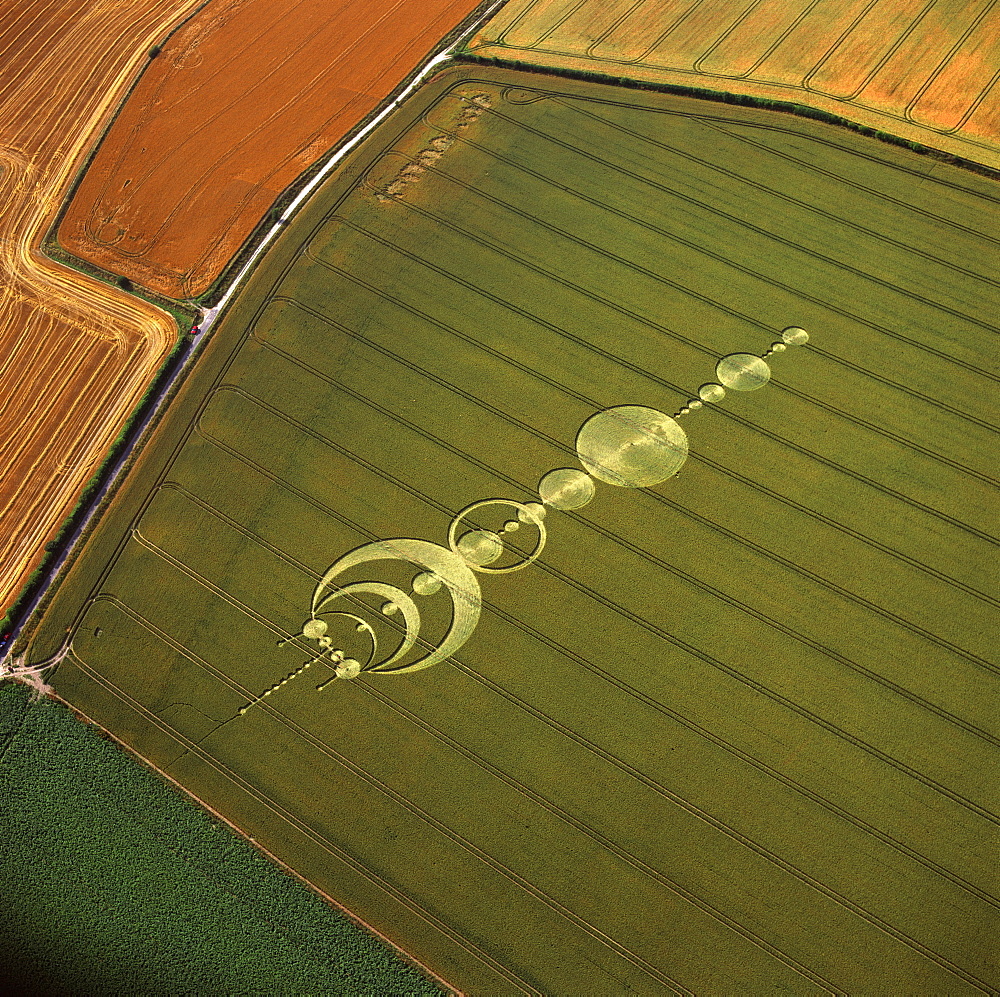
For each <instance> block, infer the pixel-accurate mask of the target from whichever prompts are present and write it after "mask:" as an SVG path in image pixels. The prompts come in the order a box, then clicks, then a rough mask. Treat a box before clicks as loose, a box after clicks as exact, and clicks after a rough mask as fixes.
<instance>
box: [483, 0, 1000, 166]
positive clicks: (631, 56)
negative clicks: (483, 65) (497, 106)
mask: <svg viewBox="0 0 1000 997" xmlns="http://www.w3.org/2000/svg"><path fill="white" fill-rule="evenodd" d="M468 50H469V52H470V54H474V55H476V56H482V57H487V58H496V59H501V60H505V61H508V60H513V61H516V62H520V63H524V64H529V65H535V66H540V67H550V68H563V69H572V70H583V71H589V72H593V73H599V74H602V75H607V76H610V77H612V78H615V79H619V80H621V79H628V80H639V81H646V82H652V83H669V84H674V85H682V86H691V87H699V88H706V89H712V90H722V91H725V92H728V93H737V94H747V95H750V96H756V97H760V98H766V99H770V100H777V101H788V102H793V103H799V104H805V105H808V106H810V107H815V108H819V109H821V110H824V111H828V112H830V113H832V114H837V115H840V116H842V117H845V118H848V119H850V120H852V121H856V122H859V123H860V124H863V125H867V126H868V127H871V128H875V129H879V130H884V131H887V132H890V133H891V134H893V135H897V136H900V137H902V138H904V139H907V140H909V141H912V142H918V143H920V144H922V145H927V146H930V147H932V148H935V149H940V150H942V151H944V152H947V153H950V154H952V155H955V156H959V157H961V158H964V159H969V160H972V161H974V162H978V163H982V164H984V165H987V166H991V167H997V166H1000V144H998V140H1000V85H998V81H1000V12H998V10H997V9H996V4H995V3H994V2H992V0H968V2H966V0H962V2H948V0H945V2H938V3H935V2H929V3H928V2H926V0H738V2H734V0H638V2H636V0H512V2H511V3H509V4H507V5H506V6H505V7H504V8H503V9H502V10H501V12H500V13H499V14H498V15H497V16H496V17H495V18H493V19H492V20H491V21H490V22H489V23H488V24H487V25H485V26H484V27H483V28H482V30H481V31H479V32H478V33H477V35H476V36H475V37H474V38H473V39H472V40H471V42H470V43H469V46H468Z"/></svg>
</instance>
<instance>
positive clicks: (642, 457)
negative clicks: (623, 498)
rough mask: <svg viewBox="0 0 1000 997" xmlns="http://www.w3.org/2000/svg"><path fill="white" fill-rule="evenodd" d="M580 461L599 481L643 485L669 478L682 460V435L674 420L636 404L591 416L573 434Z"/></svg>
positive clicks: (685, 443) (685, 442) (684, 443)
mask: <svg viewBox="0 0 1000 997" xmlns="http://www.w3.org/2000/svg"><path fill="white" fill-rule="evenodd" d="M576 452H577V456H579V458H580V462H581V463H582V464H583V466H584V467H585V468H586V469H587V471H588V472H589V473H590V474H592V475H593V476H594V477H595V478H598V479H599V480H600V481H605V482H607V483H608V484H610V485H619V486H620V487H623V488H647V487H649V486H650V485H657V484H659V483H660V482H661V481H666V480H667V478H670V477H673V475H675V474H676V473H677V472H678V471H679V470H680V469H681V465H682V464H683V463H684V461H685V460H687V455H688V439H687V434H686V433H685V432H684V430H683V429H681V427H680V425H679V423H677V421H676V420H674V419H671V418H670V416H669V415H665V414H664V413H663V412H658V411H657V410H656V409H651V408H645V407H644V406H642V405H619V406H617V407H615V408H609V409H605V410H604V411H603V412H598V413H597V415H593V416H591V417H590V418H589V419H588V420H587V421H586V422H585V423H584V424H583V425H582V426H581V427H580V432H579V433H578V434H577V437H576Z"/></svg>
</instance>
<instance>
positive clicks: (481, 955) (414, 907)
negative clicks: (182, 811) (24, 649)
mask: <svg viewBox="0 0 1000 997" xmlns="http://www.w3.org/2000/svg"><path fill="white" fill-rule="evenodd" d="M73 657H74V659H75V663H76V665H77V667H78V668H80V670H81V671H82V672H83V673H84V674H85V675H87V677H88V678H90V679H91V681H93V682H95V683H96V684H97V685H99V686H100V687H101V688H103V689H105V690H106V691H108V692H110V693H111V694H112V695H113V696H115V697H116V698H118V699H119V700H120V701H121V702H122V703H124V704H125V705H126V706H127V707H128V708H129V709H131V710H132V711H133V712H134V713H136V714H137V715H138V716H140V717H143V718H144V719H146V720H148V721H150V722H152V724H153V725H154V726H156V727H158V728H160V729H161V730H162V731H163V732H164V733H165V734H167V736H169V737H173V738H174V739H175V740H178V741H179V742H180V743H182V744H183V743H184V741H185V740H187V739H186V738H184V735H183V734H181V733H180V732H179V731H176V730H174V728H172V727H170V726H169V725H168V724H164V723H163V722H162V721H161V720H159V718H158V717H157V716H156V715H155V714H153V713H150V712H149V711H148V710H146V708H145V707H144V706H142V704H141V703H138V702H137V701H135V700H133V699H132V698H131V697H130V696H128V694H127V693H125V692H124V690H122V689H120V688H119V687H118V686H117V685H115V684H114V683H113V682H111V681H110V680H108V679H106V678H104V676H102V675H100V674H99V673H98V672H96V671H95V670H93V669H92V668H91V667H90V666H89V665H87V664H86V663H85V662H83V661H82V660H81V659H79V658H77V656H76V655H75V654H74V655H73ZM55 698H56V699H57V700H58V702H60V703H62V704H63V705H64V706H66V707H67V708H68V709H69V710H71V711H72V712H74V713H76V714H78V715H79V716H81V717H83V718H84V720H85V721H86V722H87V723H89V724H91V726H93V727H95V728H97V729H98V730H100V731H103V732H104V734H106V735H107V736H108V737H110V738H111V740H113V741H114V742H115V743H116V744H118V745H120V746H121V747H122V748H123V749H125V751H127V752H128V753H129V754H130V755H132V756H133V757H135V758H137V759H138V760H139V761H140V762H142V764H143V765H145V766H146V767H147V768H149V769H150V770H151V771H153V772H155V773H156V774H157V775H158V776H159V777H161V778H163V779H166V780H167V781H168V782H170V783H171V784H172V785H173V786H175V787H176V788H177V789H179V790H180V791H181V792H182V793H183V794H184V795H185V796H187V797H189V798H190V799H192V800H194V801H195V802H196V803H197V804H198V805H199V806H201V807H202V808H203V809H205V810H207V811H208V812H209V813H210V814H212V816H213V817H215V818H216V819H217V820H219V821H221V822H222V823H224V824H225V825H226V826H227V827H229V828H231V829H232V830H233V831H235V832H236V833H237V834H238V835H239V836H240V837H241V838H243V839H244V840H245V841H248V842H249V843H250V844H251V845H253V847H254V848H255V849H257V850H258V851H260V852H262V853H263V854H264V855H266V856H267V858H268V859H269V860H271V861H272V862H274V863H275V864H276V865H278V866H279V867H280V868H282V869H283V870H285V872H287V873H289V874H290V875H291V876H293V877H294V878H295V879H297V880H298V881H299V882H301V883H303V884H304V885H305V886H307V887H308V888H309V889H310V890H312V891H313V892H315V893H317V894H318V895H319V896H320V897H322V898H323V900H325V901H326V902H327V903H329V904H330V905H331V906H332V907H335V908H336V909H337V910H339V911H341V912H342V913H343V914H344V915H345V916H346V917H347V918H348V919H349V920H350V921H352V922H353V923H355V924H360V925H361V926H362V927H363V928H364V929H365V930H366V931H369V932H371V934H373V935H374V936H375V937H377V938H379V939H380V940H381V941H383V942H384V943H385V944H386V945H387V946H388V947H389V948H390V949H392V950H393V951H394V952H396V953H399V954H400V956H401V957H402V959H403V961H405V962H408V963H410V964H411V965H416V966H418V967H419V968H420V970H421V971H422V972H425V973H426V974H427V975H428V976H430V977H431V978H433V979H434V980H436V981H438V982H439V983H440V984H442V986H443V987H444V988H445V989H447V990H448V991H449V992H450V993H451V994H452V995H456V997H464V995H462V994H461V991H459V990H458V989H457V988H455V987H453V986H452V985H451V984H450V983H448V982H447V981H446V980H445V979H444V978H443V977H441V976H438V974H437V973H435V972H434V971H433V970H432V969H431V968H430V967H428V966H425V965H424V964H423V963H422V962H420V961H419V960H418V959H416V958H415V957H413V956H411V955H410V954H409V953H408V952H407V951H406V950H405V949H403V948H400V946H399V945H397V944H396V943H395V942H393V941H392V940H391V939H390V938H389V937H388V936H387V935H385V934H383V933H382V932H381V931H379V930H378V929H377V928H375V927H373V926H372V925H370V924H369V923H368V922H367V921H365V920H364V919H363V918H361V917H359V916H358V915H357V914H355V913H354V912H353V911H351V910H350V908H348V907H345V906H344V905H343V904H341V903H338V902H337V901H336V900H335V899H334V898H333V897H332V896H330V894H328V893H327V892H325V891H324V890H322V889H321V888H320V887H319V886H317V885H315V884H314V883H313V882H312V881H311V880H309V879H307V878H306V877H305V876H303V875H302V873H300V872H298V871H297V870H295V869H294V868H292V866H290V865H288V863H287V862H284V861H282V860H281V859H280V858H278V856H277V855H276V854H275V853H274V852H272V851H270V850H269V849H268V848H267V847H266V846H264V845H262V844H261V843H260V842H258V841H257V839H256V838H254V837H253V836H252V835H250V834H249V833H248V832H247V831H245V830H243V828H241V827H240V826H239V825H238V824H236V823H234V822H233V821H232V820H230V819H229V818H228V817H226V816H225V815H224V814H223V813H221V812H220V811H219V810H216V809H215V808H214V807H213V806H211V805H210V804H209V803H207V802H206V801H205V800H203V799H202V798H201V797H199V796H198V795H197V794H196V793H194V792H193V790H191V789H189V788H188V787H186V786H185V785H184V784H183V783H181V782H180V781H179V780H178V779H176V778H174V777H173V776H172V775H170V773H169V772H167V771H166V768H161V767H160V766H159V765H157V764H156V763H155V762H153V761H152V760H151V759H149V758H147V757H146V756H145V755H143V754H141V752H139V751H138V750H137V749H135V748H134V747H132V746H131V745H130V744H129V743H128V742H127V741H124V740H122V739H121V738H120V737H118V736H117V735H115V734H114V733H113V732H112V731H110V730H109V729H108V728H106V727H104V726H103V725H102V724H100V723H98V722H97V721H96V720H94V719H93V718H92V717H90V716H88V715H87V714H86V713H84V712H83V711H82V710H81V709H80V708H79V707H78V706H75V705H74V704H73V703H71V702H69V701H68V700H65V699H63V698H62V697H61V696H59V695H58V694H56V695H55ZM265 709H266V707H265ZM181 739H183V740H181ZM188 743H189V745H190V747H189V748H188V749H186V750H189V751H191V752H192V753H194V754H196V755H197V756H198V757H199V758H200V759H201V760H202V761H203V762H204V763H205V764H206V765H208V766H209V767H210V768H214V769H215V770H216V771H217V772H219V774H220V775H222V776H224V777H225V778H227V779H229V780H230V781H231V782H232V783H233V784H234V785H235V786H237V787H238V788H241V789H243V791H244V792H245V793H246V794H247V795H248V796H251V797H252V798H254V799H256V800H258V802H260V803H262V804H263V805H264V806H265V807H267V809H269V810H271V811H272V813H274V815H275V816H277V817H280V818H281V819H282V820H283V821H285V823H287V824H289V825H290V826H291V827H292V828H293V829H294V830H296V831H298V832H299V833H300V834H302V835H303V837H305V838H308V839H309V840H310V841H312V842H313V843H314V844H316V845H318V846H319V847H320V848H321V849H323V850H324V851H326V852H328V853H329V854H330V855H331V856H332V857H333V858H334V859H336V860H337V861H340V862H343V863H344V864H345V865H347V866H348V867H349V868H352V869H354V871H355V872H356V873H358V874H359V875H361V876H362V877H363V878H365V879H367V880H368V881H369V882H370V883H372V884H373V885H374V886H376V887H377V888H379V889H381V890H382V891H384V892H385V893H387V894H388V895H389V896H390V897H392V898H393V899H394V900H395V901H396V902H397V903H399V904H400V906H402V907H404V908H406V909H407V910H409V911H410V912H411V913H412V914H415V915H416V916H417V917H418V918H420V919H421V920H424V921H426V922H427V923H428V924H429V925H431V926H432V927H433V928H434V929H435V930H437V931H439V932H440V933H441V934H442V935H444V937H445V938H447V939H449V941H451V942H453V943H455V944H457V945H458V946H459V948H461V949H464V950H465V951H466V952H468V953H469V955H471V956H473V958H475V959H478V960H479V961H480V962H482V963H483V964H484V965H486V966H488V967H489V968H490V969H492V970H493V971H494V972H496V973H497V975H498V976H501V977H503V978H504V979H506V980H507V982H508V983H511V984H512V985H513V986H515V987H516V988H517V989H518V990H520V991H521V992H522V993H524V994H528V995H531V997H545V995H544V994H542V992H541V991H539V990H536V989H535V988H534V987H531V986H530V985H529V984H527V983H526V982H525V981H522V980H521V979H520V978H519V977H517V976H515V975H514V974H513V973H511V972H510V971H509V970H508V969H507V968H506V967H505V966H503V965H502V964H500V963H497V962H495V960H493V959H492V958H491V957H490V956H489V955H488V954H487V953H485V952H483V951H482V950H480V949H478V948H477V947H476V946H475V945H474V944H473V943H472V942H470V941H469V940H468V939H466V938H464V937H463V936H460V935H458V934H456V933H455V932H454V931H453V930H452V929H450V928H449V927H448V926H447V925H446V924H445V923H444V922H442V921H439V920H438V919H437V918H436V917H434V915H433V914H431V913H430V912H429V911H427V910H425V909H424V908H423V907H421V906H420V905H419V904H417V903H416V902H415V901H414V900H413V899H412V898H411V897H410V896H409V895H408V894H407V893H404V892H403V891H402V890H401V889H400V888H399V887H397V886H395V885H393V884H392V883H390V882H389V881H388V880H386V879H383V878H382V877H381V876H379V875H378V874H377V873H375V872H374V871H372V870H371V869H369V868H368V867H367V866H365V865H363V864H361V863H358V862H357V861H356V860H354V859H353V858H352V857H351V856H350V854H349V853H348V852H345V851H343V850H341V849H340V848H338V847H337V846H336V845H335V844H334V843H333V842H331V841H330V840H329V839H327V838H325V837H324V836H323V835H321V834H320V833H319V832H318V831H315V830H314V829H313V828H312V827H310V826H309V825H308V824H306V823H305V822H304V821H301V820H299V819H298V818H296V817H295V815H294V814H292V813H291V812H290V811H286V812H284V813H282V812H280V810H283V809H284V808H281V807H276V806H275V805H274V803H273V801H271V800H270V799H269V798H268V797H267V796H266V795H265V794H264V793H262V792H261V791H260V790H257V789H256V788H255V787H254V786H253V785H252V784H250V783H245V780H242V779H241V778H240V777H239V776H238V775H235V773H233V774H232V775H231V774H230V773H229V771H228V770H226V771H224V770H223V768H220V767H219V766H220V764H221V763H218V762H217V760H216V759H214V758H213V757H212V756H211V755H209V754H208V753H207V752H205V751H203V750H202V749H200V748H199V747H198V746H197V744H195V742H191V741H189V742H188ZM171 764H173V763H171ZM234 776H235V778H234ZM240 783H245V785H242V786H241V785H240Z"/></svg>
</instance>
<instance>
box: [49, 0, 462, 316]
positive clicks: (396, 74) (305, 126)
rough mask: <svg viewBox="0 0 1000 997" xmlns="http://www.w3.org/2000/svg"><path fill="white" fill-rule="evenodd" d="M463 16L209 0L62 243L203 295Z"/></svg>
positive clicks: (440, 1)
mask: <svg viewBox="0 0 1000 997" xmlns="http://www.w3.org/2000/svg"><path fill="white" fill-rule="evenodd" d="M475 7H476V2H475V0H397V2H396V3H393V4H385V5H379V6H378V8H377V9H373V6H372V4H371V3H367V2H365V0H342V2H340V3H331V2H330V0H299V2H297V3H293V4H284V5H280V6H279V7H275V5H274V4H273V3H272V2H270V0H214V2H212V3H210V4H208V5H207V6H206V8H205V9H204V10H203V11H201V12H200V13H199V14H198V15H197V16H196V17H194V18H192V20H191V21H190V22H189V23H188V24H186V25H185V26H184V27H183V28H182V29H181V30H180V31H178V32H177V33H176V34H175V35H174V36H173V37H172V38H171V39H170V40H169V42H168V43H167V44H166V45H165V47H164V49H163V52H162V53H161V55H160V56H159V57H158V58H157V59H156V61H154V62H153V64H152V65H151V66H150V68H149V69H148V70H147V72H146V73H145V75H144V76H143V78H142V80H141V82H140V83H139V85H138V87H137V88H136V90H135V92H134V93H133V94H132V96H131V97H130V99H129V101H128V103H127V104H126V106H125V107H124V109H123V110H122V112H121V114H120V115H119V117H118V119H117V120H116V121H115V123H114V125H113V126H112V128H111V130H110V131H109V133H108V135H107V138H106V139H105V141H104V143H103V144H102V146H101V149H100V151H99V152H98V154H97V156H96V157H95V159H94V161H93V163H92V164H91V166H90V168H89V169H88V172H87V175H86V177H85V178H84V180H83V182H82V183H81V185H80V187H79V189H78V190H77V192H76V194H75V196H74V199H73V203H72V205H71V206H70V209H69V211H68V212H67V214H66V217H65V218H64V219H63V221H62V224H61V225H60V228H59V239H60V242H61V243H62V245H63V246H64V247H65V248H66V249H67V250H69V251H70V252H72V253H74V254H76V255H77V256H80V257H82V258H83V259H86V260H90V261H91V262H93V263H96V264H98V265H99V266H102V267H104V268H105V269H107V270H111V271H113V272H114V273H118V274H123V275H125V276H127V277H129V278H131V279H132V280H135V281H138V282H139V283H142V284H144V285H145V286H146V287H149V288H152V289H153V290H156V291H158V292H160V293H161V294H165V295H167V296H169V297H172V298H178V299H180V298H192V297H196V296H197V295H199V294H202V293H203V292H204V291H206V290H207V289H208V288H209V286H210V285H211V284H212V282H213V281H214V280H215V278H216V277H218V276H219V274H220V273H221V271H222V269H223V268H224V266H225V265H226V263H227V262H228V261H229V259H230V258H231V257H232V256H233V254H234V253H235V252H236V251H237V249H239V247H240V245H241V243H242V242H243V241H244V239H246V237H247V236H248V235H249V234H250V232H251V231H252V230H253V227H254V225H256V223H257V222H258V221H259V220H260V218H261V217H262V216H263V214H264V213H265V212H266V211H267V209H268V207H269V206H270V205H271V204H272V203H273V201H274V200H275V198H276V197H277V196H278V194H279V193H280V192H281V191H282V190H283V189H284V188H285V187H286V186H288V184H289V183H291V181H292V180H294V179H295V177H297V176H298V175H299V174H300V173H301V172H302V171H303V170H304V169H305V168H306V167H307V166H309V165H310V164H311V163H313V162H314V161H315V160H316V159H317V158H319V157H320V156H321V155H322V153H323V152H324V151H325V150H326V149H328V148H329V147H330V146H332V145H333V144H335V143H336V142H337V140H338V139H340V138H341V137H342V136H343V135H344V134H345V133H346V132H348V131H349V130H350V129H351V128H352V127H354V126H355V125H356V124H357V123H358V122H359V121H361V120H362V119H363V118H364V117H365V116H366V115H367V114H369V113H370V112H371V111H372V110H373V109H374V108H376V107H377V106H378V104H379V103H380V102H381V101H382V100H383V99H384V98H385V97H386V96H387V95H388V94H389V93H390V92H391V91H392V90H393V89H394V88H395V87H396V86H397V85H398V84H399V83H400V81H402V80H403V79H404V78H405V77H406V76H407V74H408V73H409V72H411V71H412V70H413V68H414V67H415V66H416V65H417V64H418V63H419V61H420V59H421V57H422V56H423V55H424V54H425V53H427V52H428V51H429V50H430V49H432V48H433V47H434V44H435V43H436V42H437V41H438V40H439V39H440V38H441V37H442V36H444V35H445V34H447V33H448V32H449V31H450V30H451V29H452V28H454V27H455V26H456V25H457V24H458V23H459V22H460V21H461V20H462V19H463V18H464V17H465V16H466V15H467V14H468V13H469V12H470V11H472V10H473V9H474V8H475Z"/></svg>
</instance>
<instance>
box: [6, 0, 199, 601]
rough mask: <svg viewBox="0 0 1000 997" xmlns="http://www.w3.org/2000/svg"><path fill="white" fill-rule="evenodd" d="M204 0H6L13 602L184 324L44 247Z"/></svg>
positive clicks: (9, 590) (9, 593)
mask: <svg viewBox="0 0 1000 997" xmlns="http://www.w3.org/2000/svg"><path fill="white" fill-rule="evenodd" d="M197 2H198V0H132V2H131V3H129V4H127V5H126V4H119V3H113V2H109V0H101V2H96V3H95V2H94V0H7V2H5V3H4V4H3V7H2V13H0V81H2V82H0V399H2V403H0V610H2V609H5V608H6V607H7V606H8V605H9V603H10V602H11V600H12V598H13V597H14V595H15V593H16V592H17V591H18V590H19V589H20V587H21V586H22V585H23V584H24V582H25V581H26V580H27V577H28V575H29V574H30V572H31V570H32V569H33V568H34V566H35V565H36V564H37V563H38V561H39V559H40V555H41V551H42V546H43V544H44V543H45V541H46V540H47V539H48V538H49V537H50V536H51V535H52V534H53V532H54V531H55V529H56V528H57V527H58V524H59V523H60V522H61V520H62V519H63V518H64V517H65V516H66V515H67V514H68V512H69V511H70V510H71V508H72V506H73V503H74V502H75V501H76V499H77V497H78V495H79V494H80V491H81V489H82V488H83V486H84V484H85V483H86V481H87V479H88V478H89V477H90V476H91V475H92V474H93V472H94V469H95V468H96V466H97V465H98V464H99V462H100V460H101V457H102V456H103V455H104V453H106V451H107V449H108V447H109V446H110V444H111V442H112V441H113V440H114V438H115V436H116V435H117V433H118V432H119V431H120V429H121V427H122V424H123V422H124V421H125V419H126V417H127V415H128V413H129V411H130V410H131V409H132V408H133V407H134V406H135V404H136V402H137V401H138V399H139V398H140V397H141V395H142V393H143V391H144V390H145V389H146V387H147V385H148V384H149V382H150V380H151V379H152V377H153V374H154V373H155V371H156V369H157V368H158V367H159V365H160V364H161V363H162V361H163V358H164V356H165V355H166V352H167V351H168V349H169V348H170V346H171V344H172V342H173V341H174V339H175V336H176V330H175V326H174V323H173V320H171V319H169V318H168V317H167V316H166V315H164V314H163V313H162V312H160V311H158V310H156V309H155V308H153V307H152V306H150V305H147V304H144V303H143V302H141V301H138V300H136V299H135V298H132V297H129V296H128V295H125V294H122V293H119V292H117V291H115V290H114V289H112V288H108V287H106V286H105V285H103V284H100V283H98V282H96V281H94V280H91V279H90V278H88V277H85V276H83V275H81V274H78V273H76V272H74V271H72V270H68V269H65V268H64V267H60V266H58V265H56V264H54V263H52V262H51V261H49V260H47V259H46V258H45V257H43V256H42V255H41V253H40V252H39V249H38V247H39V245H40V243H41V239H42V236H43V234H44V232H45V231H46V229H47V228H48V226H49V225H51V223H52V220H53V217H54V215H55V212H56V210H57V208H58V206H59V203H60V201H61V200H62V199H63V197H64V196H65V194H66V190H67V187H68V185H69V183H70V181H71V179H72V177H73V173H74V171H75V170H76V169H78V168H79V164H80V161H81V158H82V155H83V154H84V152H85V151H86V148H87V146H88V145H89V144H90V143H91V142H92V141H93V138H94V135H95V134H96V133H97V132H98V130H99V129H100V128H101V127H103V126H104V124H105V123H106V122H107V119H108V116H109V115H110V114H111V112H112V111H113V109H114V106H115V104H116V103H117V102H118V101H119V100H121V97H122V95H123V94H124V92H125V90H126V88H127V86H128V84H129V82H130V81H131V80H132V79H134V77H135V74H136V72H137V70H138V68H139V66H140V65H141V64H142V63H143V62H144V60H145V53H146V50H147V48H148V47H149V46H151V45H153V44H154V43H155V42H156V40H157V39H158V38H160V37H162V36H163V34H164V33H165V32H167V31H168V30H169V29H170V28H171V27H172V26H173V25H174V24H176V23H177V22H178V20H179V19H180V18H182V17H183V16H185V15H187V14H188V13H189V12H190V11H191V10H192V9H193V8H194V7H195V6H196V5H197Z"/></svg>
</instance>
